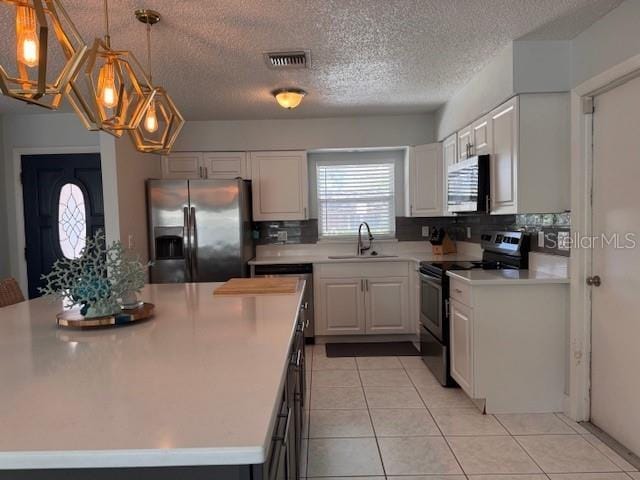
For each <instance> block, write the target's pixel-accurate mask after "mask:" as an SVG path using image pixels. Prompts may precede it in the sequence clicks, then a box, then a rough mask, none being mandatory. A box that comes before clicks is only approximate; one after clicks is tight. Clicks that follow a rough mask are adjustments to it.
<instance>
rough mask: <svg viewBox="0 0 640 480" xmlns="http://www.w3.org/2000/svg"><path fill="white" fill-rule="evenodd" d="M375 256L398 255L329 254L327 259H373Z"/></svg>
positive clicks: (388, 256) (392, 256)
mask: <svg viewBox="0 0 640 480" xmlns="http://www.w3.org/2000/svg"><path fill="white" fill-rule="evenodd" d="M376 258H398V255H329V260H375V259H376Z"/></svg>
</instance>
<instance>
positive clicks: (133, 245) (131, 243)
mask: <svg viewBox="0 0 640 480" xmlns="http://www.w3.org/2000/svg"><path fill="white" fill-rule="evenodd" d="M127 240H128V241H127V244H128V245H129V248H136V237H134V236H133V235H132V234H129V238H128V239H127Z"/></svg>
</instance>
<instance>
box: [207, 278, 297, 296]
mask: <svg viewBox="0 0 640 480" xmlns="http://www.w3.org/2000/svg"><path fill="white" fill-rule="evenodd" d="M297 288H298V279H297V278H286V277H273V278H232V279H231V280H229V281H228V282H226V283H225V284H224V285H222V286H220V287H218V288H216V289H215V290H214V291H213V294H214V295H269V294H278V293H296V289H297Z"/></svg>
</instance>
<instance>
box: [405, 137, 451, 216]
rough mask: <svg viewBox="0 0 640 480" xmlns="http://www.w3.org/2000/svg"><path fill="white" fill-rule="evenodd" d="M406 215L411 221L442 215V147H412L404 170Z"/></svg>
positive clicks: (435, 145)
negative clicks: (416, 218)
mask: <svg viewBox="0 0 640 480" xmlns="http://www.w3.org/2000/svg"><path fill="white" fill-rule="evenodd" d="M405 172H406V175H405V178H406V182H405V185H406V196H407V212H408V215H409V216H410V217H438V216H442V212H443V203H442V200H443V196H442V188H443V180H444V174H443V164H442V144H440V143H432V144H429V145H417V146H415V147H411V149H410V151H409V155H408V165H407V166H406V168H405Z"/></svg>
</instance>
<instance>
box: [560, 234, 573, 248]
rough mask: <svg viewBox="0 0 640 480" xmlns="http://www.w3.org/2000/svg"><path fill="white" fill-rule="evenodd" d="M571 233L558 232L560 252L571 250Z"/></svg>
mask: <svg viewBox="0 0 640 480" xmlns="http://www.w3.org/2000/svg"><path fill="white" fill-rule="evenodd" d="M569 240H570V238H569V232H558V250H569V247H570V245H569Z"/></svg>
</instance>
